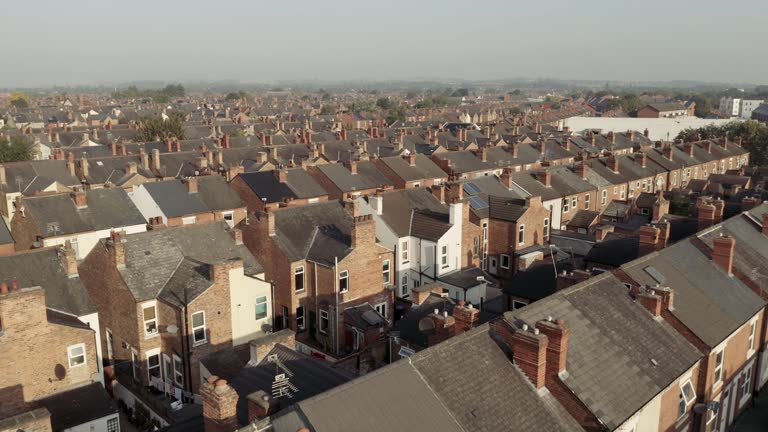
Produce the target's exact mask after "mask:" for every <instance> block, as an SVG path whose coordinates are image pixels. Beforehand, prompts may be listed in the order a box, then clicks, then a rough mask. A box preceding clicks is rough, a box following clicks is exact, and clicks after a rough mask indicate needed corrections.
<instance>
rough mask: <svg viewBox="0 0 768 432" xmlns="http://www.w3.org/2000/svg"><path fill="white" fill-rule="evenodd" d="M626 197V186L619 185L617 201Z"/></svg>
mask: <svg viewBox="0 0 768 432" xmlns="http://www.w3.org/2000/svg"><path fill="white" fill-rule="evenodd" d="M626 196H627V185H621V192H620V193H619V199H622V200H623V199H624V198H626Z"/></svg>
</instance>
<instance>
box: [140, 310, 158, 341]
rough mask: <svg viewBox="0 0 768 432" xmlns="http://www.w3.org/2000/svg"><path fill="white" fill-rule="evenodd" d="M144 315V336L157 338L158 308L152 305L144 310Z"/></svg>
mask: <svg viewBox="0 0 768 432" xmlns="http://www.w3.org/2000/svg"><path fill="white" fill-rule="evenodd" d="M142 312H143V315H144V336H145V337H152V336H157V308H156V307H155V304H154V303H153V304H150V305H147V306H144V307H143V308H142Z"/></svg>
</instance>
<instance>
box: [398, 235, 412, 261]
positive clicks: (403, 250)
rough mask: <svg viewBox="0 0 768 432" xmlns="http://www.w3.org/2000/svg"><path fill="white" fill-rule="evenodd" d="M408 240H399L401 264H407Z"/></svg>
mask: <svg viewBox="0 0 768 432" xmlns="http://www.w3.org/2000/svg"><path fill="white" fill-rule="evenodd" d="M409 244H410V242H409V241H408V240H402V241H400V261H401V262H402V263H403V264H408V262H409V259H408V246H409Z"/></svg>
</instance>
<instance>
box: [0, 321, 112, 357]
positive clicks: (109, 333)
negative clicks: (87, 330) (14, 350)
mask: <svg viewBox="0 0 768 432" xmlns="http://www.w3.org/2000/svg"><path fill="white" fill-rule="evenodd" d="M0 330H2V329H0ZM114 352H115V337H114V336H112V330H110V329H109V328H107V359H109V360H110V361H111V360H112V359H114V358H115V354H114Z"/></svg>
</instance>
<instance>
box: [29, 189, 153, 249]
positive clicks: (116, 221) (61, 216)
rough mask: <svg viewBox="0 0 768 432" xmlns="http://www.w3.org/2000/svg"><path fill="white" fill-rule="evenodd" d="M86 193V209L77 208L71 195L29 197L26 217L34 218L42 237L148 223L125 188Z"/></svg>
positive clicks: (93, 190) (94, 190) (95, 190)
mask: <svg viewBox="0 0 768 432" xmlns="http://www.w3.org/2000/svg"><path fill="white" fill-rule="evenodd" d="M85 194H86V195H85V196H86V202H87V206H86V207H83V208H77V206H75V202H74V200H73V199H72V197H71V196H70V195H69V194H58V195H46V196H40V197H29V198H26V199H25V200H24V204H25V207H26V208H27V217H31V218H33V219H34V221H35V224H36V225H37V229H38V233H39V234H40V235H41V236H42V237H56V236H60V235H67V234H75V233H84V232H90V231H100V230H107V229H111V228H120V227H127V226H132V225H143V224H146V220H145V219H144V216H142V215H141V213H140V212H139V210H138V209H137V208H136V206H135V205H134V204H133V201H131V199H130V198H129V197H128V194H127V193H126V192H125V190H124V189H122V188H104V189H92V190H89V191H87V192H86V193H85Z"/></svg>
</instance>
